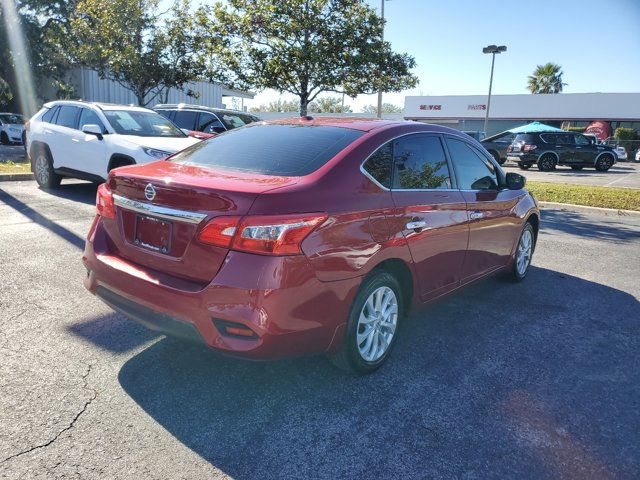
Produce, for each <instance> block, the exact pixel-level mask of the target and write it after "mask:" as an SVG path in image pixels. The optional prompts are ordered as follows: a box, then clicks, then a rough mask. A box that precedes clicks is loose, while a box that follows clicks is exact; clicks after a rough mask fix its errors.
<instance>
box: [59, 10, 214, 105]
mask: <svg viewBox="0 0 640 480" xmlns="http://www.w3.org/2000/svg"><path fill="white" fill-rule="evenodd" d="M71 34H72V38H74V40H75V44H74V45H73V46H72V48H73V55H74V59H75V60H76V61H77V62H78V63H80V64H82V65H85V66H87V67H89V68H92V69H95V70H96V71H97V72H98V73H99V75H100V76H101V77H102V78H108V79H111V80H114V81H116V82H118V83H119V84H120V85H122V86H124V87H125V88H128V89H129V90H131V91H132V92H133V93H134V94H135V95H136V98H137V99H138V103H139V104H140V105H148V104H150V103H151V102H152V101H154V100H155V99H157V98H158V97H160V99H162V96H163V95H165V99H166V95H167V94H168V91H169V89H171V88H173V87H175V88H178V89H182V88H184V86H185V84H187V83H188V82H190V81H193V80H195V79H197V78H198V76H199V74H200V73H201V72H202V69H203V64H202V63H200V62H199V58H200V57H199V56H198V55H197V52H199V51H200V48H201V47H200V39H199V37H198V34H197V30H196V25H195V20H194V16H193V14H192V9H191V3H190V0H176V1H175V2H174V3H173V5H172V6H171V8H170V10H169V12H167V13H166V14H164V15H163V12H161V11H160V6H159V0H120V1H118V2H109V1H104V0H80V1H79V2H78V5H77V7H76V9H75V11H74V13H73V16H72V19H71Z"/></svg>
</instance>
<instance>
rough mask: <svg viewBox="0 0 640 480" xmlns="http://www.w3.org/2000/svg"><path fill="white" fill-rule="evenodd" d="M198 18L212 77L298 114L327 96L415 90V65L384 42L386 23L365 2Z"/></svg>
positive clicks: (261, 7)
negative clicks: (279, 99) (285, 99)
mask: <svg viewBox="0 0 640 480" xmlns="http://www.w3.org/2000/svg"><path fill="white" fill-rule="evenodd" d="M197 17H198V24H199V26H200V28H202V30H203V31H206V32H208V34H209V35H208V43H207V49H206V50H207V54H206V55H205V57H206V60H205V61H206V62H207V66H208V69H209V76H210V78H212V79H216V80H221V81H223V82H226V83H229V84H231V85H232V86H235V87H238V88H257V89H264V88H272V89H275V90H277V91H279V92H281V93H284V92H287V93H291V94H293V95H296V96H297V97H299V98H300V114H301V115H305V114H306V113H307V108H308V104H309V103H310V102H311V101H313V100H314V99H315V98H316V97H317V96H318V95H319V94H320V93H322V92H336V93H343V92H344V93H346V95H348V96H350V97H355V96H356V95H358V94H361V93H373V92H376V91H378V90H379V89H381V90H385V91H400V90H404V89H406V88H411V87H414V86H415V85H416V84H417V78H416V77H415V76H414V75H413V74H411V73H410V70H411V69H412V68H413V67H414V66H415V60H414V59H413V57H410V56H409V55H407V54H399V53H395V52H393V51H392V50H391V45H390V44H389V43H388V42H384V41H382V28H383V21H382V19H381V18H380V17H379V16H378V15H377V14H376V12H375V11H374V10H373V9H372V8H370V7H369V6H368V5H367V3H366V2H365V1H364V0H228V1H226V2H224V3H222V2H218V3H216V4H215V5H214V6H212V7H207V6H205V7H202V8H201V9H200V10H199V11H198V15H197ZM211 53H214V54H215V55H213V56H211Z"/></svg>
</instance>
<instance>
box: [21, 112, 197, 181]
mask: <svg viewBox="0 0 640 480" xmlns="http://www.w3.org/2000/svg"><path fill="white" fill-rule="evenodd" d="M194 143H199V140H197V139H195V138H190V137H188V136H187V135H185V134H184V133H183V132H182V131H181V130H180V129H179V128H177V127H176V126H175V125H174V124H173V123H171V122H170V121H168V120H167V119H166V118H165V117H163V116H162V115H159V114H157V113H156V112H154V111H153V110H149V109H146V108H141V107H133V106H124V105H111V104H104V103H90V102H82V101H71V100H64V101H56V102H50V103H47V104H45V105H44V107H43V108H42V109H41V110H40V111H39V112H38V113H36V114H35V115H34V116H33V118H31V120H30V121H29V123H28V129H27V143H26V149H27V152H28V154H29V158H30V160H31V169H32V171H33V172H34V174H35V178H36V181H37V182H38V184H39V185H40V186H42V187H45V188H55V187H57V186H58V185H59V184H60V180H61V179H62V177H75V178H81V179H85V180H91V181H96V182H103V181H104V180H105V179H106V178H107V175H108V173H109V172H110V171H111V170H112V169H114V168H116V167H121V166H124V165H133V164H137V163H148V162H152V161H154V160H158V159H160V158H165V157H168V156H169V155H172V154H174V153H176V152H178V151H180V150H182V149H184V148H186V147H188V146H190V145H193V144H194Z"/></svg>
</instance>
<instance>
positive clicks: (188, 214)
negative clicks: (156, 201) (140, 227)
mask: <svg viewBox="0 0 640 480" xmlns="http://www.w3.org/2000/svg"><path fill="white" fill-rule="evenodd" d="M113 203H114V204H115V205H116V206H118V207H120V208H124V209H126V210H131V211H134V212H137V213H142V214H145V215H149V216H153V217H159V218H164V219H166V220H173V221H177V222H186V223H193V224H198V223H200V222H201V221H202V220H204V219H205V218H206V217H207V215H206V214H205V213H198V212H192V211H189V210H177V209H175V208H169V207H161V206H159V205H152V204H150V203H144V202H139V201H137V200H131V199H129V198H125V197H122V196H120V195H117V194H115V193H114V194H113Z"/></svg>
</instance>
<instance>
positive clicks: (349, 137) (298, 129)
mask: <svg viewBox="0 0 640 480" xmlns="http://www.w3.org/2000/svg"><path fill="white" fill-rule="evenodd" d="M362 133H363V132H361V131H358V130H351V129H348V128H340V127H328V126H322V125H320V126H319V125H265V124H261V123H253V124H251V125H248V126H246V127H243V128H237V129H234V130H229V131H228V132H226V133H223V134H222V135H218V136H217V137H214V138H212V139H210V140H207V141H206V142H200V143H197V144H196V145H194V146H192V147H190V148H187V149H186V150H184V151H182V152H180V153H179V154H177V155H175V156H173V157H171V158H170V161H172V162H179V163H183V164H186V165H197V166H201V167H213V168H222V169H225V170H238V171H243V172H251V173H258V174H262V175H277V176H294V177H296V176H303V175H308V174H309V173H311V172H313V171H315V170H317V169H318V168H320V167H321V166H322V165H324V164H325V163H327V162H328V161H329V160H330V159H331V158H333V157H334V156H335V155H336V154H337V153H338V152H340V151H341V150H342V149H343V148H345V147H346V146H347V145H349V144H350V143H352V142H353V141H354V140H355V139H357V138H358V137H360V136H362Z"/></svg>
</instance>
